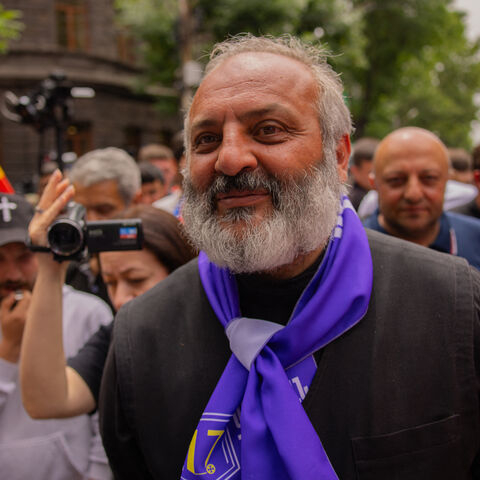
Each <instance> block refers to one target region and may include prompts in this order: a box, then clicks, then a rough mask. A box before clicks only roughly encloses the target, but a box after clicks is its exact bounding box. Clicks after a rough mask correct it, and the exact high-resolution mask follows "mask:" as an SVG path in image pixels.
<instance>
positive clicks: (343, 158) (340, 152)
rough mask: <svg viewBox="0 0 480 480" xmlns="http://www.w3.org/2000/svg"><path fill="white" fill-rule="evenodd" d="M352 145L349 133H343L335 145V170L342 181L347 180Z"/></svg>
mask: <svg viewBox="0 0 480 480" xmlns="http://www.w3.org/2000/svg"><path fill="white" fill-rule="evenodd" d="M351 151H352V145H351V143H350V135H347V134H345V135H343V136H342V138H341V139H340V141H339V142H338V145H337V151H336V152H337V171H338V176H339V178H340V180H341V181H342V183H344V182H346V181H347V175H348V160H349V159H350V152H351Z"/></svg>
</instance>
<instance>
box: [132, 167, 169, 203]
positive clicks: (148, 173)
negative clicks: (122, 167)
mask: <svg viewBox="0 0 480 480" xmlns="http://www.w3.org/2000/svg"><path fill="white" fill-rule="evenodd" d="M138 166H139V168H140V175H141V178H142V196H141V197H140V203H144V204H145V205H151V204H152V203H153V202H155V201H156V200H159V199H161V198H163V197H164V196H165V193H166V188H165V179H164V178H163V174H162V172H161V171H160V170H159V169H158V168H157V167H156V166H155V165H153V164H151V163H148V162H143V163H140V164H139V165H138Z"/></svg>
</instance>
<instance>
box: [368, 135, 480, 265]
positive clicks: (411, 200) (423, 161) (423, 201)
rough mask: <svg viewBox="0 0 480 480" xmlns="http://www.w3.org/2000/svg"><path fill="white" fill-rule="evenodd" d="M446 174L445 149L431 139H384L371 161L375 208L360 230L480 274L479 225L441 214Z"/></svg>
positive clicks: (436, 140)
mask: <svg viewBox="0 0 480 480" xmlns="http://www.w3.org/2000/svg"><path fill="white" fill-rule="evenodd" d="M448 170H449V157H448V152H447V149H446V147H445V146H444V144H443V143H442V142H441V140H440V139H439V138H438V137H437V136H436V135H434V134H433V133H431V132H429V131H427V130H424V129H421V128H417V127H405V128H400V129H398V130H395V131H394V132H392V133H391V134H389V135H387V137H385V138H384V139H383V140H382V142H381V143H380V145H379V146H378V148H377V150H376V153H375V158H374V174H375V180H374V183H375V187H376V189H377V191H378V202H379V207H378V210H377V211H376V212H375V213H373V214H372V215H371V216H370V217H368V218H367V219H365V220H364V225H365V226H366V227H368V228H372V229H374V230H377V231H380V232H382V233H387V234H389V235H393V236H395V237H399V238H402V239H404V240H408V241H410V242H414V243H418V244H419V245H423V246H426V247H430V248H433V249H434V250H438V251H441V252H446V253H451V254H454V255H458V256H460V257H464V258H466V259H467V260H468V261H469V262H470V264H471V265H473V266H475V267H476V268H479V269H480V248H479V245H480V222H479V221H477V220H474V219H471V218H468V217H465V216H463V215H458V214H455V213H450V212H444V211H443V200H444V195H445V186H446V183H447V179H448Z"/></svg>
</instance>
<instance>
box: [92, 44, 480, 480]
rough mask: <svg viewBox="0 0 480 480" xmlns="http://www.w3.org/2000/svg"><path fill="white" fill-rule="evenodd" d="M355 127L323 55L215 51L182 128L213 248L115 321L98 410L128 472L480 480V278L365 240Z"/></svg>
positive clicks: (192, 195)
mask: <svg viewBox="0 0 480 480" xmlns="http://www.w3.org/2000/svg"><path fill="white" fill-rule="evenodd" d="M351 128H352V127H351V120H350V114H349V111H348V109H347V108H346V106H345V104H344V102H343V96H342V86H341V83H340V80H339V79H338V77H337V76H336V74H335V73H334V72H333V71H332V70H331V68H330V67H329V66H328V64H327V62H326V59H325V57H324V56H323V55H322V54H321V52H319V51H318V50H317V49H315V48H313V47H308V46H304V45H303V44H302V43H301V42H300V41H298V40H296V39H294V38H290V37H282V38H281V39H271V38H257V37H252V36H250V35H245V36H240V37H235V38H233V39H230V40H228V41H226V42H224V43H222V44H220V45H217V46H216V48H215V49H214V52H213V54H212V58H211V60H210V63H209V65H208V66H207V69H206V74H205V78H204V79H203V81H202V83H201V85H200V87H199V89H198V91H197V93H196V94H195V97H194V99H193V103H192V105H191V108H190V110H189V112H188V114H187V117H186V125H185V139H186V155H187V166H186V169H185V172H184V173H185V183H184V186H185V203H184V207H183V215H184V221H185V228H186V230H187V232H188V235H189V236H190V238H191V240H192V241H193V242H195V244H196V245H197V247H198V248H199V249H201V250H202V252H201V253H200V256H199V259H198V261H192V262H191V263H189V264H187V265H186V266H185V267H182V268H180V269H179V270H177V271H176V272H174V273H173V274H172V275H171V276H170V277H169V278H167V279H166V280H165V281H163V282H162V283H161V284H159V285H157V286H156V287H154V288H153V289H152V290H150V291H149V292H147V293H146V294H145V295H143V296H142V297H139V298H137V299H135V300H133V301H131V302H129V303H128V304H127V306H126V307H125V308H122V309H121V310H120V312H119V314H118V315H117V318H116V320H115V327H114V328H115V330H114V343H113V345H112V348H111V349H110V353H109V357H108V360H107V365H106V369H105V371H104V378H103V385H102V392H101V396H100V409H101V413H102V415H101V418H102V421H101V430H102V435H103V440H104V445H105V447H106V449H107V453H108V455H109V460H110V462H111V465H112V467H113V469H114V471H115V474H116V475H117V476H118V479H120V480H121V479H130V478H136V479H154V478H155V479H160V478H168V479H170V478H180V477H181V478H182V479H186V480H190V479H194V478H199V477H202V476H203V478H209V479H212V480H214V479H220V478H222V479H226V478H229V479H240V478H244V479H245V478H248V479H261V480H279V479H282V480H283V479H285V480H287V479H295V480H297V479H298V480H300V479H301V480H318V479H323V480H325V479H328V480H333V479H338V478H341V479H342V480H349V479H356V478H382V479H384V478H398V479H407V478H408V479H409V480H417V479H418V480H420V479H422V480H425V479H426V478H435V479H437V480H438V479H440V480H443V479H449V480H450V479H452V478H456V479H465V480H466V479H467V478H480V477H479V475H480V473H479V470H478V464H477V463H476V460H475V459H476V457H477V454H478V452H479V450H480V422H479V405H478V379H479V372H478V370H476V367H475V366H476V365H477V366H478V364H479V363H478V360H479V358H478V355H479V353H478V351H474V348H473V346H474V344H475V342H477V343H476V344H477V345H478V341H479V334H480V332H479V330H478V326H479V315H480V311H479V310H480V274H479V272H477V271H476V270H475V269H473V268H471V267H470V266H468V264H467V262H466V261H465V260H463V259H459V258H456V257H454V256H449V255H442V254H439V253H438V252H434V251H431V250H429V249H425V248H421V247H419V246H417V245H414V244H412V243H408V242H404V241H401V240H398V239H395V238H392V237H388V236H385V235H381V234H378V233H377V232H369V233H368V236H367V233H366V232H365V230H364V229H363V227H362V225H361V222H360V220H359V219H358V217H357V215H356V213H355V211H354V210H353V208H352V206H351V204H350V202H349V201H348V199H347V198H346V197H345V191H346V189H345V187H344V185H343V183H344V182H345V181H346V176H347V175H346V172H347V164H348V158H349V154H350V140H349V134H350V132H351ZM459 282H460V283H459ZM476 361H477V363H475V362H476ZM477 368H478V367H477Z"/></svg>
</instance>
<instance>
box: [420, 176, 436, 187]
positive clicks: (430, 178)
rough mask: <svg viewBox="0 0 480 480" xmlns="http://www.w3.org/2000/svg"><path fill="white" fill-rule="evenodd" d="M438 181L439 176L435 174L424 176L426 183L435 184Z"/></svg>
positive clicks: (423, 179) (423, 180)
mask: <svg viewBox="0 0 480 480" xmlns="http://www.w3.org/2000/svg"><path fill="white" fill-rule="evenodd" d="M437 181H438V177H436V176H435V175H426V176H425V177H422V182H423V183H424V184H425V185H433V184H435V183H436V182H437Z"/></svg>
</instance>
